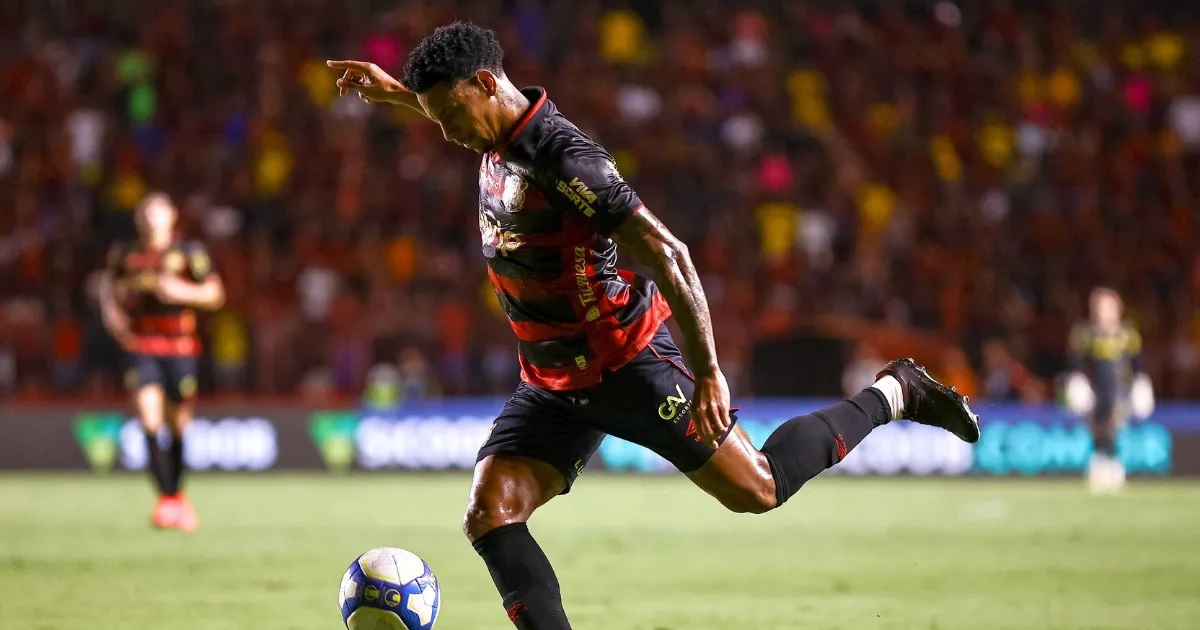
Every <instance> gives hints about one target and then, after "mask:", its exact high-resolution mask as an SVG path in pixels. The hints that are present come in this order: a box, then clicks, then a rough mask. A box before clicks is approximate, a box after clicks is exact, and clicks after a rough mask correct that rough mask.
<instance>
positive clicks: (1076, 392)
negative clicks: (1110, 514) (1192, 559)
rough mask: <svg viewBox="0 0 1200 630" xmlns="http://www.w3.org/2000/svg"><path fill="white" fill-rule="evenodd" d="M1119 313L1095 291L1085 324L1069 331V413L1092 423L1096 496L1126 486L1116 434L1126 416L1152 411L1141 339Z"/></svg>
mask: <svg viewBox="0 0 1200 630" xmlns="http://www.w3.org/2000/svg"><path fill="white" fill-rule="evenodd" d="M1123 309H1124V304H1123V303H1122V301H1121V296H1120V295H1118V294H1117V292H1116V291H1114V290H1112V289H1109V288H1106V287H1098V288H1096V289H1094V290H1093V291H1092V294H1091V296H1090V299H1089V310H1090V317H1089V319H1088V320H1087V321H1084V322H1080V323H1078V324H1076V325H1075V327H1074V328H1073V329H1072V330H1071V353H1070V359H1071V370H1072V372H1071V373H1070V375H1068V377H1067V381H1066V403H1067V407H1068V408H1069V409H1070V410H1071V412H1072V413H1076V414H1079V415H1083V416H1089V418H1090V420H1091V429H1092V438H1093V441H1094V443H1095V451H1094V453H1093V455H1092V460H1091V462H1090V464H1089V465H1088V486H1089V487H1090V488H1091V489H1092V491H1093V492H1097V493H1108V492H1116V491H1117V490H1120V489H1121V488H1122V487H1124V485H1125V466H1124V465H1123V464H1122V463H1121V460H1120V459H1119V458H1118V457H1117V448H1116V437H1117V434H1118V433H1119V432H1120V430H1121V428H1122V427H1123V426H1124V425H1125V423H1126V422H1128V421H1129V419H1130V417H1134V418H1139V419H1140V418H1145V417H1147V416H1149V415H1150V414H1151V413H1153V412H1154V388H1153V386H1152V385H1151V383H1150V377H1149V376H1147V375H1146V373H1145V372H1144V371H1143V369H1144V368H1143V365H1142V337H1141V335H1140V334H1138V331H1137V330H1136V329H1135V328H1133V326H1132V325H1130V324H1129V323H1127V322H1125V321H1124V320H1123V319H1122V316H1123V313H1122V311H1123Z"/></svg>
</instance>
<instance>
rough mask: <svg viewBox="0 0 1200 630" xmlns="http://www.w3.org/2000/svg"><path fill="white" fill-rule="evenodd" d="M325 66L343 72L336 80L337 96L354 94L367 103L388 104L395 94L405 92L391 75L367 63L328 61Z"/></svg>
mask: <svg viewBox="0 0 1200 630" xmlns="http://www.w3.org/2000/svg"><path fill="white" fill-rule="evenodd" d="M325 65H327V66H329V67H330V68H336V69H338V70H344V72H343V73H342V77H341V78H340V79H338V80H337V86H338V95H339V96H346V95H347V94H349V93H351V92H354V93H356V94H358V98H361V99H362V100H363V101H364V102H367V103H388V102H392V100H393V99H394V97H395V95H396V94H397V93H404V92H407V90H405V89H404V86H402V85H400V82H399V81H397V80H396V79H395V78H393V77H392V75H390V74H388V73H386V72H384V71H383V68H380V67H379V66H377V65H375V64H373V63H371V62H369V61H352V60H346V61H333V60H330V61H326V62H325Z"/></svg>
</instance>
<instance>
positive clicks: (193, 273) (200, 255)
mask: <svg viewBox="0 0 1200 630" xmlns="http://www.w3.org/2000/svg"><path fill="white" fill-rule="evenodd" d="M185 253H186V255H187V275H188V277H189V278H191V279H192V280H194V281H195V282H204V281H205V280H207V279H208V277H209V275H211V274H212V272H213V271H212V259H211V258H209V256H208V251H207V250H205V249H204V246H203V245H201V244H199V243H189V244H188V246H187V248H186V249H185Z"/></svg>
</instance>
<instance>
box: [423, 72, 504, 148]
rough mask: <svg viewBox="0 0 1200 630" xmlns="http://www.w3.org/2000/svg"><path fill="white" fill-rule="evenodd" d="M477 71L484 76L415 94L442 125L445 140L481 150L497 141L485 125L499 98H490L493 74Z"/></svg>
mask: <svg viewBox="0 0 1200 630" xmlns="http://www.w3.org/2000/svg"><path fill="white" fill-rule="evenodd" d="M479 74H480V75H483V76H482V77H472V78H470V79H463V80H462V81H458V82H457V83H454V84H450V83H448V82H442V83H439V84H437V85H435V86H434V87H433V88H431V89H430V90H429V91H428V92H425V93H424V94H418V95H417V100H418V101H420V103H421V107H424V108H425V112H426V113H427V114H429V117H430V118H432V119H433V120H434V122H436V123H437V124H438V125H440V126H441V128H442V135H443V136H445V138H446V142H452V143H454V144H457V145H459V146H461V147H466V148H468V149H471V150H473V151H476V152H478V153H483V152H484V151H487V150H488V148H490V147H493V146H495V145H496V144H497V143H498V142H499V140H500V139H499V138H498V137H496V135H497V134H496V132H495V131H494V130H492V129H490V128H489V125H488V124H487V121H489V120H494V119H495V116H493V115H492V113H493V112H492V110H493V109H494V108H497V107H499V101H498V99H495V98H493V97H494V96H495V90H496V84H495V77H492V76H491V75H490V74H489V73H487V72H483V71H481V72H480V73H479Z"/></svg>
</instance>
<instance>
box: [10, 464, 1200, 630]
mask: <svg viewBox="0 0 1200 630" xmlns="http://www.w3.org/2000/svg"><path fill="white" fill-rule="evenodd" d="M191 481H192V483H191V489H190V494H191V496H192V498H193V501H194V502H195V504H196V506H197V508H198V510H199V511H200V516H201V529H200V532H199V533H197V534H195V535H186V534H181V533H178V532H163V531H154V530H151V528H150V527H149V525H148V516H149V511H150V508H151V502H152V501H151V497H150V492H149V490H148V487H149V482H148V481H147V480H146V479H144V478H143V477H141V476H133V475H129V476H123V475H116V476H112V477H107V478H93V477H85V476H70V475H51V476H0V628H3V629H4V630H59V629H61V630H76V629H79V628H88V629H90V630H106V629H111V630H141V629H155V630H184V629H189V630H191V629H196V630H218V629H221V630H224V629H231V630H232V629H243V628H244V629H255V630H268V629H279V630H304V629H310V628H311V629H314V630H315V629H333V628H338V627H341V620H340V618H339V617H338V613H337V611H336V597H337V584H338V581H339V579H340V578H341V575H342V571H343V570H344V569H345V567H346V565H347V564H349V562H350V561H351V560H352V559H353V558H354V557H355V556H356V555H357V554H358V553H360V552H362V551H365V550H367V549H369V548H371V547H375V546H382V545H391V546H400V547H405V548H408V549H410V550H412V551H415V552H416V553H418V554H420V555H422V556H423V557H424V558H425V559H426V560H427V561H428V562H429V563H430V565H431V566H432V567H433V569H434V571H435V572H436V573H437V574H438V577H439V578H440V580H441V585H442V596H443V600H442V602H443V609H442V610H443V612H442V616H441V619H440V620H439V622H438V629H439V630H460V629H463V630H465V629H469V630H483V629H488V628H501V629H503V628H508V627H510V626H509V624H508V621H507V619H506V617H505V615H504V612H503V610H502V608H501V606H500V603H499V601H498V597H497V596H496V594H495V592H494V590H493V587H492V584H491V581H490V579H489V577H488V575H487V572H486V571H485V570H484V567H483V564H482V562H481V561H480V560H479V558H478V557H477V556H476V555H475V552H474V551H473V550H472V549H471V547H470V546H469V545H468V544H467V543H466V541H465V539H464V538H463V537H462V534H461V533H460V531H459V519H460V515H461V513H462V507H463V502H464V500H465V499H466V495H467V489H468V482H469V479H468V477H466V476H465V475H399V474H388V475H375V476H369V475H352V476H347V477H332V476H328V475H317V474H314V475H311V476H309V475H296V476H293V475H267V476H259V477H253V476H216V475H209V476H196V477H193V478H192V479H191ZM531 528H532V530H533V532H534V535H535V536H537V537H538V539H539V541H540V542H541V544H542V546H543V547H544V548H545V549H546V552H547V554H548V555H549V556H550V559H551V560H552V561H553V562H554V563H555V566H556V567H557V569H558V573H559V577H560V579H561V581H562V586H563V589H564V594H565V603H566V606H567V610H568V613H569V614H570V616H571V619H572V622H573V624H574V626H575V628H577V630H590V629H596V630H600V629H613V630H666V629H669V630H708V629H713V630H716V629H727V628H735V629H737V630H775V629H791V628H797V629H799V628H804V629H813V628H855V629H858V628H893V629H905V630H910V629H933V628H941V629H947V630H961V629H968V628H979V629H993V628H995V629H999V628H1012V629H1031V628H1063V629H1068V628H1069V629H1077V628H1078V629H1084V628H1086V629H1091V628H1096V629H1100V628H1137V629H1147V628H1154V629H1168V628H1181V629H1182V628H1196V627H1200V626H1198V625H1197V624H1200V621H1197V620H1200V484H1196V483H1194V482H1193V483H1183V482H1138V481H1136V480H1135V481H1134V482H1132V484H1131V486H1130V487H1129V488H1128V490H1127V492H1126V493H1125V494H1124V495H1121V496H1116V497H1092V496H1089V495H1087V494H1086V493H1085V492H1084V488H1083V484H1082V482H1081V481H1080V480H1076V479H1070V480H1019V481H1017V480H1009V481H994V480H991V481H989V480H964V479H957V480H930V479H884V480H880V479H875V480H867V479H847V478H830V479H825V478H822V479H818V480H815V481H814V482H812V483H811V484H809V486H808V487H807V488H805V489H804V490H803V491H802V492H801V493H800V494H799V495H798V496H796V497H795V498H793V499H792V500H791V501H790V502H789V503H788V504H787V505H786V506H784V508H783V509H781V510H779V511H777V512H774V513H771V514H767V515H764V516H749V515H735V514H727V513H724V512H723V511H722V510H721V509H720V507H719V506H718V505H717V504H716V502H714V501H712V500H711V499H709V498H708V497H707V496H706V495H704V494H703V493H702V492H701V491H699V490H698V489H695V488H693V487H691V486H690V484H689V483H688V482H687V481H686V480H685V479H683V478H681V477H656V478H645V477H632V476H604V475H602V474H593V475H585V476H584V477H583V478H582V479H581V480H580V483H579V484H578V485H577V486H576V490H575V492H573V493H572V494H571V495H568V496H566V497H560V498H559V499H556V500H555V501H553V502H552V503H551V505H550V506H548V507H547V508H545V509H544V510H543V512H542V513H540V514H538V515H537V516H536V517H535V518H534V520H533V522H532V523H531Z"/></svg>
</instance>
